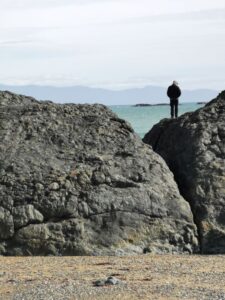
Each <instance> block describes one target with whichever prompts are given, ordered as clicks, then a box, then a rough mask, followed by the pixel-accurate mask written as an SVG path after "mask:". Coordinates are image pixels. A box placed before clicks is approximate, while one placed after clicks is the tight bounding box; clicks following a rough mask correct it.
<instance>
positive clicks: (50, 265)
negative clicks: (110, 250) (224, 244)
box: [0, 254, 225, 300]
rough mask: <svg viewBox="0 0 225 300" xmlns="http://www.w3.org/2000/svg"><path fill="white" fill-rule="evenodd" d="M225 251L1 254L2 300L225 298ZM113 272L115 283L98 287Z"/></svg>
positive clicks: (0, 294) (0, 295) (0, 296)
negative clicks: (214, 253)
mask: <svg viewBox="0 0 225 300" xmlns="http://www.w3.org/2000/svg"><path fill="white" fill-rule="evenodd" d="M224 258H225V257H224V256H223V255H217V256H207V255H204V256H200V255H152V254H146V255H140V256H129V257H112V256H109V257H93V256H90V257H84V256H82V257H0V266H1V267H0V299H1V300H8V299H10V300H11V299H12V300H22V299H23V300H28V299H29V300H31V299H33V300H36V299H37V300H42V299H43V300H45V299H46V300H50V299H51V300H53V299H54V300H56V299H57V300H59V299H68V300H69V299H70V300H72V299H74V300H75V299H77V300H78V299H85V300H86V299H87V300H91V299H101V300H104V299H108V300H109V299H214V300H215V299H218V300H219V299H220V300H222V299H225V285H224V279H225V260H224ZM108 276H114V277H115V278H116V279H118V282H119V283H118V284H116V285H105V286H95V285H94V282H95V281H96V280H103V279H105V278H107V277H108Z"/></svg>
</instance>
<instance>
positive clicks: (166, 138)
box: [143, 91, 225, 253]
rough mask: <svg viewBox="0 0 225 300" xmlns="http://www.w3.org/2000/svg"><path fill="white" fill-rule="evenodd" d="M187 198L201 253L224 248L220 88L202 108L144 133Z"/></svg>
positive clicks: (224, 118) (224, 108) (224, 115)
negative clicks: (216, 95)
mask: <svg viewBox="0 0 225 300" xmlns="http://www.w3.org/2000/svg"><path fill="white" fill-rule="evenodd" d="M143 141H144V142H145V143H148V144H150V145H152V147H153V149H154V150H155V151H156V152H157V153H159V154H160V155H161V156H162V157H163V158H164V159H165V161H166V162H167V164H168V166H169V168H170V169H171V170H172V172H173V173H174V176H175V179H176V181H177V183H178V186H179V188H180V191H181V194H182V195H183V196H184V198H185V199H186V200H188V201H189V203H190V204H191V207H192V211H193V214H194V219H195V223H196V224H197V226H198V232H199V237H200V246H201V251H202V252H203V253H225V91H223V92H222V93H220V94H219V95H218V97H217V98H216V99H214V100H212V101H211V102H209V103H208V104H207V105H206V106H205V107H204V108H201V109H199V110H197V111H195V112H193V113H187V114H184V115H183V116H181V117H180V118H178V119H175V120H171V119H164V120H162V121H161V122H160V123H158V124H157V125H155V126H154V127H153V129H152V130H151V131H150V132H149V133H147V134H146V136H145V137H144V139H143Z"/></svg>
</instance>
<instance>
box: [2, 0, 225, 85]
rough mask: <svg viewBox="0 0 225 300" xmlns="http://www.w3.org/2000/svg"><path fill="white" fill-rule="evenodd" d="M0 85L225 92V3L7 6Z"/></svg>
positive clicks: (27, 0)
mask: <svg viewBox="0 0 225 300" xmlns="http://www.w3.org/2000/svg"><path fill="white" fill-rule="evenodd" d="M0 8H1V9H0V66H1V67H0V83H1V84H9V85H27V84H34V85H52V86H72V85H84V86H89V87H102V88H108V89H126V88H133V87H144V86H147V85H156V86H167V85H168V84H170V82H171V81H172V80H177V81H178V82H179V83H180V85H181V86H182V87H183V88H185V89H196V88H209V89H216V90H218V91H220V90H223V89H224V88H225V82H224V79H225V59H224V56H225V0H213V1H212V0H157V1H156V0H154V1H153V0H63V1H61V0H39V1H33V0H0Z"/></svg>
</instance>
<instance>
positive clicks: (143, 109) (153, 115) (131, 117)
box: [110, 102, 204, 138]
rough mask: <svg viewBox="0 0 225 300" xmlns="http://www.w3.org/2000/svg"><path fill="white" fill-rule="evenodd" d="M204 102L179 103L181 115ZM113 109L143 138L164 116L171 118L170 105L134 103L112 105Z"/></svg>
mask: <svg viewBox="0 0 225 300" xmlns="http://www.w3.org/2000/svg"><path fill="white" fill-rule="evenodd" d="M202 106H204V104H198V103H196V102H195V103H182V104H180V105H179V116H180V115H182V114H184V113H186V112H191V111H195V110H197V109H199V108H200V107H202ZM110 108H111V110H112V111H113V112H115V113H116V114H117V115H118V116H119V117H120V118H121V119H124V120H126V121H128V122H129V123H130V124H131V126H132V127H133V129H134V131H135V132H136V133H137V134H138V135H139V136H140V137H141V138H143V137H144V135H145V134H146V133H147V132H148V131H149V130H150V129H151V128H152V126H153V125H155V124H156V123H158V122H159V121H160V120H162V119H164V118H170V106H169V105H162V106H161V105H159V106H158V105H154V106H133V105H112V106H110Z"/></svg>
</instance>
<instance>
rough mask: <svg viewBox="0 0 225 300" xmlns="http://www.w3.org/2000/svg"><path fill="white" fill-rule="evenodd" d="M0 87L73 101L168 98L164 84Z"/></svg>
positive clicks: (203, 94) (186, 94)
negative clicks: (116, 87)
mask: <svg viewBox="0 0 225 300" xmlns="http://www.w3.org/2000/svg"><path fill="white" fill-rule="evenodd" d="M0 89H1V90H10V91H12V92H15V93H21V94H25V95H29V96H33V97H35V98H37V99H39V100H52V101H55V102H75V103H96V102H98V103H104V104H107V105H113V104H117V105H118V104H136V103H143V102H144V103H159V102H167V101H168V98H167V96H166V89H167V88H166V87H157V86H146V87H144V88H135V89H127V90H120V91H113V90H107V89H100V88H90V87H85V86H71V87H53V86H33V85H27V86H8V85H0ZM217 94H218V92H217V91H215V90H208V89H199V90H183V92H182V97H181V101H183V102H197V101H208V100H211V99H212V98H214V97H216V96H217Z"/></svg>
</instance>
